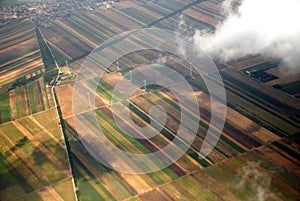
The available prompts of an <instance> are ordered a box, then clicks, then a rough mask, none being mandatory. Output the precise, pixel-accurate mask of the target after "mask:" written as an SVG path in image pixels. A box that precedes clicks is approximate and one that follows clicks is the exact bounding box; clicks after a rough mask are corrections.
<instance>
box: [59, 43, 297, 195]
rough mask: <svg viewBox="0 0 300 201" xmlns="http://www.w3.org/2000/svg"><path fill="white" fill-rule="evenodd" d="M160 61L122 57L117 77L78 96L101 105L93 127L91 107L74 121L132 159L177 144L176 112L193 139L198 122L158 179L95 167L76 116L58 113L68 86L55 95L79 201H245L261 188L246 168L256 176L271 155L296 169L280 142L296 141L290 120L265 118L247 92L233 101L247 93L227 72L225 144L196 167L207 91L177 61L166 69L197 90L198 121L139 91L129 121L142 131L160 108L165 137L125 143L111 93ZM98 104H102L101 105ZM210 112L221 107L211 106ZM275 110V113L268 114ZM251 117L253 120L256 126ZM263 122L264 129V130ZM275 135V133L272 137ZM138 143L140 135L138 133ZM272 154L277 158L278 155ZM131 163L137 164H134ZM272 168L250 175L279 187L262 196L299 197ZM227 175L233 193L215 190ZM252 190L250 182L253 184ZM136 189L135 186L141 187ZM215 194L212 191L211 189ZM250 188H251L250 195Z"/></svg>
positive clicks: (290, 148)
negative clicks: (183, 149)
mask: <svg viewBox="0 0 300 201" xmlns="http://www.w3.org/2000/svg"><path fill="white" fill-rule="evenodd" d="M148 40H149V39H148ZM150 40H151V39H150ZM144 42H147V40H144ZM112 54H113V53H112ZM160 57H161V55H160V54H159V53H158V52H155V51H154V52H151V51H150V52H148V53H147V54H146V53H145V52H137V53H134V54H131V55H127V56H125V57H123V58H120V59H119V68H120V69H119V70H120V73H117V72H114V71H116V70H117V66H116V64H113V65H112V66H111V67H110V68H109V70H110V72H109V73H106V74H105V75H104V76H103V77H102V78H101V80H100V81H99V82H98V83H97V78H92V76H91V78H88V79H87V80H85V81H84V84H85V86H86V88H87V90H85V91H83V92H82V93H81V94H82V98H83V99H86V98H87V96H86V95H85V94H86V92H87V91H88V89H91V88H93V87H94V88H97V92H96V94H95V96H96V97H97V98H100V100H101V104H99V105H98V106H96V105H93V108H94V109H96V108H98V109H96V110H95V111H96V115H97V120H98V121H97V122H92V121H90V120H91V117H92V114H91V113H90V112H88V111H89V110H90V108H89V107H88V106H87V107H86V109H85V110H83V111H82V113H80V114H78V116H80V118H81V119H82V121H83V122H84V124H85V125H87V126H88V128H89V129H91V130H93V129H97V127H95V124H99V125H100V126H101V128H102V130H103V132H104V134H105V136H106V137H107V138H108V139H109V140H110V141H111V142H112V143H113V144H114V145H115V146H116V147H118V148H119V149H122V150H124V151H127V152H132V153H149V152H154V151H157V150H161V149H162V148H163V147H165V146H167V145H168V144H169V143H170V141H171V140H172V139H174V138H176V133H177V130H178V127H179V123H180V112H183V113H184V114H185V115H186V116H187V117H186V118H188V121H187V124H186V125H182V126H183V130H184V132H186V133H189V132H191V131H190V130H189V127H190V126H191V124H194V123H195V122H196V121H198V120H199V130H198V133H197V136H196V139H195V140H194V142H193V144H192V145H191V147H190V148H189V149H188V151H187V152H186V153H185V154H184V156H183V157H182V158H181V159H179V160H178V161H177V162H176V163H174V164H173V165H172V166H170V167H168V168H166V169H163V170H161V171H159V172H155V173H151V174H143V175H138V176H134V177H133V176H132V175H127V174H122V173H118V172H115V171H114V170H111V169H108V168H106V167H104V166H102V165H101V164H100V163H98V162H97V161H95V160H94V159H93V158H92V157H91V156H90V155H89V153H88V152H87V151H86V149H85V148H84V146H83V145H82V144H81V142H80V140H79V139H78V136H77V133H76V130H75V126H74V122H73V119H72V115H73V114H72V113H70V112H69V111H70V110H69V109H68V108H65V109H63V108H64V107H65V106H64V102H65V101H66V99H65V97H66V96H65V95H66V93H67V91H68V90H70V89H68V88H70V87H71V88H72V85H65V86H60V90H62V91H61V92H58V91H57V94H61V95H59V96H58V99H59V102H60V104H61V105H62V106H63V107H62V113H63V117H64V118H65V124H66V127H65V130H66V133H67V136H68V142H69V143H70V152H71V160H72V161H73V169H74V172H75V181H76V186H77V189H78V190H77V195H78V197H79V199H96V198H98V199H101V200H124V199H128V200H131V199H132V200H153V199H156V198H157V199H158V198H160V199H163V198H165V199H167V200H168V199H170V200H174V199H175V200H184V199H186V200H189V199H190V198H195V199H198V200H207V199H211V200H218V199H221V198H226V199H229V200H239V199H244V198H245V197H243V196H246V193H248V196H249V195H251V196H254V197H255V196H256V195H255V192H256V190H257V189H256V188H254V187H253V185H255V184H256V182H259V181H252V180H251V178H252V176H251V175H249V174H248V173H245V172H244V169H246V170H247V168H248V166H249V165H248V164H250V166H251V165H252V164H255V168H257V166H260V163H259V161H263V162H262V163H265V162H266V163H267V162H268V161H269V160H270V157H273V156H274V157H276V156H275V155H276V154H277V152H280V154H281V155H284V157H286V158H287V160H289V163H290V162H291V161H293V162H295V161H297V159H295V158H294V157H295V156H297V153H294V152H295V149H296V148H295V147H294V146H296V145H295V144H293V145H291V144H289V143H288V142H289V141H284V140H283V141H282V140H281V138H282V137H283V136H286V135H291V134H295V132H296V130H297V129H298V128H297V124H296V122H295V123H293V122H292V121H293V120H291V119H290V118H288V117H284V115H282V113H281V111H277V109H278V108H277V109H276V110H274V111H273V113H270V111H269V110H267V108H266V107H265V105H262V104H259V103H257V102H255V101H253V99H254V98H252V97H251V93H252V92H251V90H248V92H247V93H248V94H247V97H245V96H241V97H239V95H236V93H237V94H239V93H245V92H244V91H243V90H244V88H245V87H246V86H243V85H242V84H238V85H237V84H236V82H234V80H231V79H229V77H226V75H227V74H226V73H227V71H229V70H230V69H226V68H225V69H223V70H222V75H223V74H226V75H225V76H224V78H225V85H226V89H227V94H228V95H227V96H228V102H229V105H228V107H227V111H228V112H227V117H226V123H225V127H224V129H223V131H222V136H221V138H220V140H219V142H218V144H217V145H216V146H215V148H214V149H213V151H212V152H211V153H210V154H209V155H208V157H206V158H205V159H201V160H200V159H199V158H198V156H199V148H200V147H201V145H202V143H203V140H204V137H205V135H206V132H207V129H208V125H209V123H210V112H211V103H210V98H209V96H208V95H207V94H206V92H207V91H206V88H205V85H203V82H202V81H201V78H200V77H196V78H195V79H191V78H188V70H189V67H188V66H187V63H185V62H182V61H181V60H176V59H175V58H173V56H167V57H166V59H165V60H166V64H167V65H168V66H170V67H172V68H174V69H175V70H177V71H179V72H181V73H182V74H183V75H187V77H186V78H187V79H189V81H190V83H191V84H192V86H193V87H194V91H195V95H196V97H197V100H198V104H199V105H200V106H201V107H200V108H199V110H200V113H201V116H200V117H198V116H196V115H195V114H194V112H193V111H190V110H189V108H182V107H180V106H179V103H178V101H177V99H176V98H175V97H174V95H173V94H172V93H170V92H169V91H167V90H164V89H163V88H160V87H158V88H151V87H149V90H148V91H144V90H141V89H139V90H137V91H136V92H135V94H134V96H133V97H132V98H130V99H129V100H128V101H129V103H130V107H129V108H130V115H131V118H132V120H133V121H134V122H135V123H136V124H137V125H139V126H142V127H143V126H146V125H148V124H149V120H150V116H149V110H150V108H151V107H153V106H154V105H160V106H161V107H163V108H164V109H165V110H166V111H167V114H168V117H167V121H166V125H165V127H164V129H163V130H162V131H160V133H159V134H158V135H157V136H155V137H153V138H150V139H146V140H139V139H136V138H132V137H129V135H127V134H126V133H125V132H124V131H123V130H121V129H120V128H119V127H118V126H117V125H116V123H115V122H114V119H113V116H112V111H111V106H109V105H110V101H111V97H112V93H113V90H114V88H115V85H116V84H117V83H118V82H119V80H120V79H122V76H123V75H122V73H126V72H128V70H129V69H132V68H135V67H136V64H139V65H141V64H144V63H149V62H153V61H156V60H157V59H159V58H160ZM176 62H177V63H176ZM195 75H196V74H195ZM230 75H231V74H230ZM241 75H243V74H241ZM243 76H245V75H243ZM133 77H135V78H137V79H141V80H143V79H144V78H143V75H142V74H139V75H135V74H133ZM234 78H236V79H239V77H238V76H235V77H234ZM126 79H127V80H128V82H131V83H133V84H134V83H135V81H134V79H133V80H132V81H130V79H129V77H126ZM211 79H212V80H213V79H214V75H211ZM249 85H250V86H251V87H254V86H255V84H254V83H250V84H249ZM129 86H130V85H126V84H124V86H123V87H124V89H127V90H131V89H130V88H128V87H129ZM237 86H238V87H237ZM250 86H249V87H250ZM64 90H65V91H64ZM256 93H257V92H256ZM262 93H266V91H264V90H262ZM115 94H116V95H117V96H118V98H120V100H124V98H122V94H121V93H118V92H115ZM268 94H269V93H267V94H265V96H267V95H268ZM70 95H71V94H70ZM70 100H71V99H70V98H69V102H70ZM118 100H119V99H116V100H112V101H113V104H118V105H119V106H120V108H122V110H124V111H126V110H128V108H126V107H125V105H123V104H124V102H118ZM116 101H117V102H116ZM262 101H263V100H262ZM277 101H278V100H274V101H273V102H270V103H268V104H269V105H268V106H269V107H271V104H275V105H276V104H279V103H278V102H277ZM96 102H98V103H99V101H96ZM214 104H223V103H219V102H217V103H216V102H215V103H214ZM242 104H245V105H247V106H249V109H248V110H247V111H246V112H249V113H248V114H247V115H246V114H245V113H244V112H242V111H241V110H240V109H237V108H238V107H239V108H243V109H244V108H246V107H245V106H243V105H242ZM265 104H266V103H265ZM295 104H296V102H295ZM250 105H251V106H250ZM277 107H278V105H277ZM273 108H276V107H275V106H273ZM285 109H289V107H286V108H285ZM258 110H259V112H258ZM254 112H256V113H254ZM254 114H255V118H253V116H254ZM257 115H268V116H265V117H261V118H259V120H257V119H256V118H257V117H256V116H257ZM263 118H264V119H265V121H264V122H261V120H262V119H263ZM273 121H276V122H277V123H276V124H274V123H273ZM283 124H284V125H285V128H286V130H285V131H284V132H289V133H285V134H284V135H282V133H281V132H282V131H280V132H279V131H278V132H275V131H276V129H279V127H276V125H283ZM121 126H128V122H127V121H125V120H123V121H122V122H121ZM272 127H274V128H273V129H272ZM129 128H130V129H132V131H134V128H133V127H131V126H130V125H129ZM153 129H155V128H153ZM140 135H143V134H142V133H140ZM180 140H182V141H183V142H184V141H185V139H180ZM270 144H271V145H270ZM253 150H255V151H253ZM256 150H268V152H270V153H269V155H266V156H261V158H259V159H258V158H253V157H252V156H253V155H255V154H256ZM272 150H276V152H275V151H272ZM248 156H249V158H250V159H249V162H248V161H247V162H244V161H243V160H242V159H240V158H242V157H248ZM255 156H256V155H255ZM128 160H129V159H126V158H124V159H121V160H120V161H118V163H120V164H124V165H128V164H127V163H128ZM240 160H241V161H240ZM129 161H130V160H129ZM231 161H233V162H232V163H233V165H238V166H237V167H233V166H232V165H231ZM236 161H237V162H236ZM131 162H132V161H131ZM133 163H135V162H134V161H133ZM228 164H229V165H228ZM256 164H257V165H256ZM276 165H277V167H278V168H281V167H282V165H283V164H276ZM251 167H252V166H251ZM269 167H271V166H268V167H267V168H266V167H265V166H263V167H262V168H260V167H259V169H258V170H261V169H263V168H266V169H263V173H260V172H258V170H256V169H255V168H254V172H255V173H256V172H258V173H257V174H258V177H260V174H263V175H264V174H268V175H269V174H271V178H272V179H271V181H274V182H277V181H278V182H279V184H274V185H275V187H274V186H273V183H272V185H270V186H265V184H264V183H259V188H260V187H261V188H264V189H267V192H268V193H267V194H266V196H269V195H270V196H271V195H272V196H273V193H274V192H275V189H276V188H277V185H278V186H279V188H278V189H280V192H285V193H284V194H283V195H279V196H277V195H274V196H275V199H277V200H285V198H291V197H293V196H296V195H298V193H299V192H298V191H297V190H296V189H295V187H296V186H297V184H293V186H292V187H290V186H287V185H285V183H284V182H285V181H286V180H285V179H284V177H282V176H279V177H277V172H275V173H273V172H272V173H269V172H268V171H269V169H268V168H269ZM230 168H232V169H230ZM291 171H292V170H291ZM292 172H293V171H292ZM227 173H228V175H232V176H233V175H235V176H236V177H235V178H233V179H232V180H231V179H229V180H228V183H231V184H232V186H228V185H229V184H227V183H226V182H220V184H218V182H219V180H220V179H221V178H222V177H220V176H219V175H224V174H227ZM272 174H274V175H272ZM284 174H290V173H289V172H284V173H283V175H284ZM293 174H294V173H293ZM203 175H205V176H203ZM237 175H238V176H237ZM112 178H114V179H112ZM199 178H201V179H199ZM241 178H245V184H244V183H243V185H244V186H242V187H241V191H242V192H243V193H236V192H235V189H234V187H233V186H234V185H237V182H239V181H241ZM263 179H264V177H263ZM273 179H274V180H273ZM107 180H109V181H110V183H109V184H108V183H106V181H107ZM203 181H205V184H206V185H203ZM252 182H254V184H253V183H252ZM137 183H139V185H138V186H137ZM115 186H118V189H119V190H120V192H121V193H116V191H115ZM213 186H215V187H214V188H213ZM224 186H226V192H224V191H225V190H224ZM249 186H250V187H249ZM227 188H228V191H227ZM248 188H250V190H249V189H248ZM212 189H213V190H212ZM286 189H287V191H288V192H287V191H286Z"/></svg>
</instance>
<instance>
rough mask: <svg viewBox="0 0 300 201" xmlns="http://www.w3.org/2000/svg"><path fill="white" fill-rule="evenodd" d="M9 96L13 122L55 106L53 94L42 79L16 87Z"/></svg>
mask: <svg viewBox="0 0 300 201" xmlns="http://www.w3.org/2000/svg"><path fill="white" fill-rule="evenodd" d="M9 94H10V108H11V109H12V111H13V112H12V113H11V117H12V119H13V120H14V119H19V118H21V117H24V116H27V115H30V114H34V113H37V112H41V111H43V110H46V109H49V108H51V107H53V106H54V103H53V100H52V96H51V95H50V94H51V93H50V91H49V89H47V88H46V86H45V85H44V83H43V81H42V80H41V79H39V80H36V81H33V82H30V83H28V84H26V85H22V86H19V87H16V88H15V89H12V90H10V91H9Z"/></svg>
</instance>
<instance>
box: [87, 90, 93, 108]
mask: <svg viewBox="0 0 300 201" xmlns="http://www.w3.org/2000/svg"><path fill="white" fill-rule="evenodd" d="M87 97H88V101H89V108H91V107H92V106H91V99H90V93H89V92H87Z"/></svg>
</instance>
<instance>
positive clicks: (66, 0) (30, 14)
mask: <svg viewBox="0 0 300 201" xmlns="http://www.w3.org/2000/svg"><path fill="white" fill-rule="evenodd" d="M113 3H114V1H104V0H41V1H38V2H32V3H27V4H24V3H23V4H21V3H20V4H16V5H11V6H0V28H1V27H3V26H5V25H8V24H12V23H15V22H20V21H30V22H32V23H34V24H36V25H38V26H47V25H49V24H50V23H51V22H53V21H54V20H56V19H59V18H64V17H70V16H71V15H72V12H73V11H76V10H81V11H84V10H86V11H92V10H94V9H96V8H98V7H100V6H103V7H104V8H108V7H110V6H111V5H112V4H113Z"/></svg>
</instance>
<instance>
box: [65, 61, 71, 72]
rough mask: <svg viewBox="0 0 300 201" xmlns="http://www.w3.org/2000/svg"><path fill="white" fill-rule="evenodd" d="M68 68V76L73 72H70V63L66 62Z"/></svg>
mask: <svg viewBox="0 0 300 201" xmlns="http://www.w3.org/2000/svg"><path fill="white" fill-rule="evenodd" d="M66 67H67V70H68V72H67V73H68V74H70V73H71V72H70V67H69V62H68V61H66Z"/></svg>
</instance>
